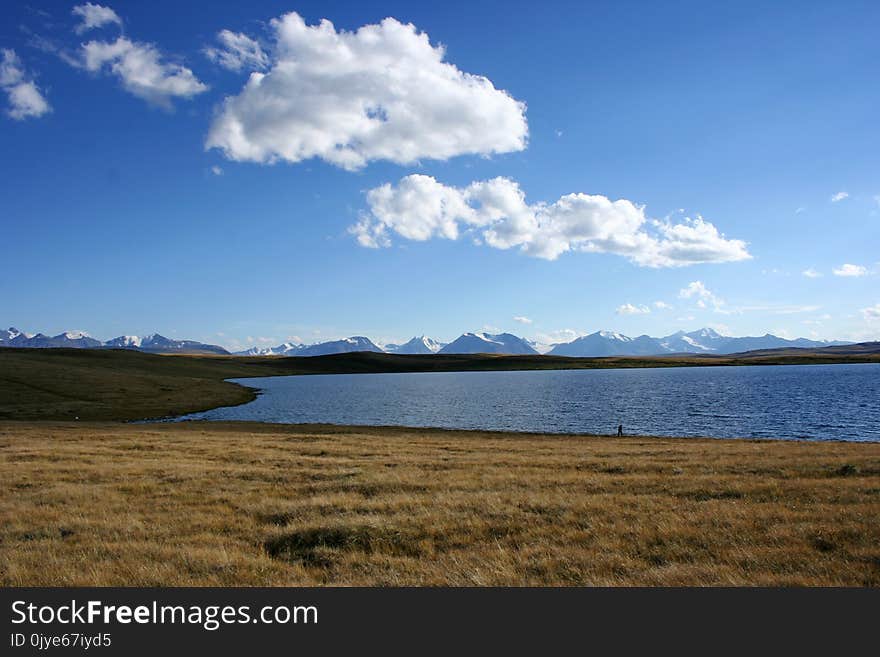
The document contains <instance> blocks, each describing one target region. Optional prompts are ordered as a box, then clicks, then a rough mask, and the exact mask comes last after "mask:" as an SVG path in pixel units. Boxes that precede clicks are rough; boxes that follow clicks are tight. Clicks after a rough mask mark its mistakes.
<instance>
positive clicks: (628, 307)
mask: <svg viewBox="0 0 880 657" xmlns="http://www.w3.org/2000/svg"><path fill="white" fill-rule="evenodd" d="M616 312H617V314H618V315H647V314H648V313H650V312H651V309H650V308H648V306H634V305H633V304H631V303H625V304H623V305H622V306H618V308H617V311H616Z"/></svg>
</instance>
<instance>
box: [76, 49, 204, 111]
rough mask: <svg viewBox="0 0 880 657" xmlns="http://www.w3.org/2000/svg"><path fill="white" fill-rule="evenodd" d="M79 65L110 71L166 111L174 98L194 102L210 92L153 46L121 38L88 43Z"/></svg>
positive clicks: (129, 90) (132, 91)
mask: <svg viewBox="0 0 880 657" xmlns="http://www.w3.org/2000/svg"><path fill="white" fill-rule="evenodd" d="M81 48H82V50H81V57H82V59H81V62H78V65H80V66H82V67H83V68H85V69H86V70H89V71H92V72H98V71H109V72H110V73H112V74H113V75H115V76H117V77H118V78H119V79H120V80H121V81H122V86H123V87H124V88H125V89H126V90H127V91H128V92H129V93H131V94H133V95H135V96H137V97H138V98H143V99H144V100H146V101H147V102H150V103H153V104H155V105H159V106H162V107H165V108H169V107H170V106H171V99H172V98H191V97H193V96H195V95H197V94H200V93H202V92H204V91H207V89H208V87H207V85H205V84H203V83H202V82H200V81H199V79H198V78H196V76H195V75H194V74H193V72H192V71H191V70H190V69H188V68H186V67H185V66H182V65H180V64H176V63H172V62H169V61H167V60H166V59H165V57H164V56H163V54H162V53H161V52H160V51H159V50H158V49H157V48H156V47H155V46H154V45H152V44H149V43H139V42H137V41H131V40H129V39H127V38H126V37H119V38H118V39H116V41H113V42H108V41H89V42H88V43H85V44H83V45H82V47H81Z"/></svg>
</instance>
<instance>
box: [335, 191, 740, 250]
mask: <svg viewBox="0 0 880 657" xmlns="http://www.w3.org/2000/svg"><path fill="white" fill-rule="evenodd" d="M367 204H368V206H369V212H365V213H364V214H363V215H362V216H361V218H360V221H359V222H358V223H357V224H356V225H354V226H352V227H351V228H350V229H349V230H350V232H351V233H352V234H354V235H355V236H356V237H357V240H358V242H359V243H360V244H361V245H362V246H366V247H373V248H376V247H384V246H389V245H390V244H391V234H392V233H395V234H397V235H399V236H400V237H403V238H405V239H410V240H417V241H424V240H427V239H431V238H445V239H452V240H454V239H458V237H459V235H460V234H461V233H462V232H466V231H470V232H476V233H477V234H478V235H479V238H480V239H479V241H480V242H481V243H484V244H486V245H488V246H491V247H494V248H497V249H509V248H518V249H519V250H521V251H522V252H523V253H526V254H527V255H530V256H535V257H538V258H544V259H547V260H555V259H556V258H558V257H559V256H560V255H561V254H563V253H565V252H567V251H578V252H588V253H613V254H617V255H621V256H624V257H626V258H628V259H629V260H631V261H632V262H634V263H635V264H637V265H640V266H647V267H677V266H684V265H691V264H696V263H702V262H732V261H736V260H745V259H748V258H750V257H751V256H750V255H749V253H748V251H747V249H746V243H745V242H743V241H742V240H735V239H727V238H726V237H724V235H722V234H721V233H719V231H718V229H717V228H715V226H714V225H712V224H711V223H709V222H708V221H706V220H704V219H703V218H702V217H697V218H696V219H690V218H686V219H684V220H683V222H682V223H678V224H672V223H669V222H668V221H652V220H648V219H647V218H646V216H645V213H644V208H643V207H642V206H639V205H636V204H634V203H632V202H631V201H627V200H625V199H621V200H617V201H612V200H610V199H608V198H607V197H605V196H599V195H588V194H567V195H565V196H562V197H561V198H559V199H557V200H556V201H555V202H553V203H550V204H546V203H536V204H528V203H526V200H525V193H524V192H523V191H522V190H521V189H520V187H519V184H518V183H516V182H515V181H513V180H510V179H509V178H494V179H492V180H486V181H477V182H473V183H471V184H470V185H468V186H467V187H452V186H448V185H444V184H442V183H440V182H438V181H437V180H436V179H434V178H433V177H431V176H425V175H420V174H414V175H410V176H406V177H404V178H402V179H401V180H400V181H399V183H398V184H397V185H396V186H394V185H391V184H390V183H386V184H384V185H382V186H380V187H376V188H374V189H372V190H370V191H369V192H368V193H367Z"/></svg>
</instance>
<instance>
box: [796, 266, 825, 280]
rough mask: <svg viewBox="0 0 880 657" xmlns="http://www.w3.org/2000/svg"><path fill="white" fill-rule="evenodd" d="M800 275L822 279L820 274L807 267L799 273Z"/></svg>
mask: <svg viewBox="0 0 880 657" xmlns="http://www.w3.org/2000/svg"><path fill="white" fill-rule="evenodd" d="M801 274H803V275H804V276H806V277H807V278H821V277H822V274H821V272H818V271H816V270H815V269H813V268H812V267H809V268H808V269H804V270H803V271H802V272H801Z"/></svg>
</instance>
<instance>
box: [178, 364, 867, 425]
mask: <svg viewBox="0 0 880 657" xmlns="http://www.w3.org/2000/svg"><path fill="white" fill-rule="evenodd" d="M232 380H233V381H235V382H236V383H240V384H242V385H246V386H250V387H255V388H259V389H261V390H262V394H261V395H260V396H259V397H258V398H257V399H256V400H255V401H253V402H251V403H248V404H244V405H241V406H234V407H226V408H218V409H214V410H211V411H207V412H204V413H195V414H192V415H188V416H185V417H184V418H178V419H188V420H189V419H202V420H252V421H259V422H276V423H301V422H304V423H312V422H313V423H330V424H364V425H401V426H412V427H444V428H454V429H489V430H505V431H535V432H553V433H615V432H616V430H617V425H618V423H622V424H623V426H624V432H625V433H628V434H644V435H655V436H712V437H718V438H739V437H742V438H786V439H807V440H851V441H871V442H876V441H880V364H876V363H866V364H852V365H778V366H769V365H768V366H750V367H676V368H639V369H616V370H554V371H526V372H427V373H407V374H327V375H313V376H284V377H263V378H247V379H232Z"/></svg>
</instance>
